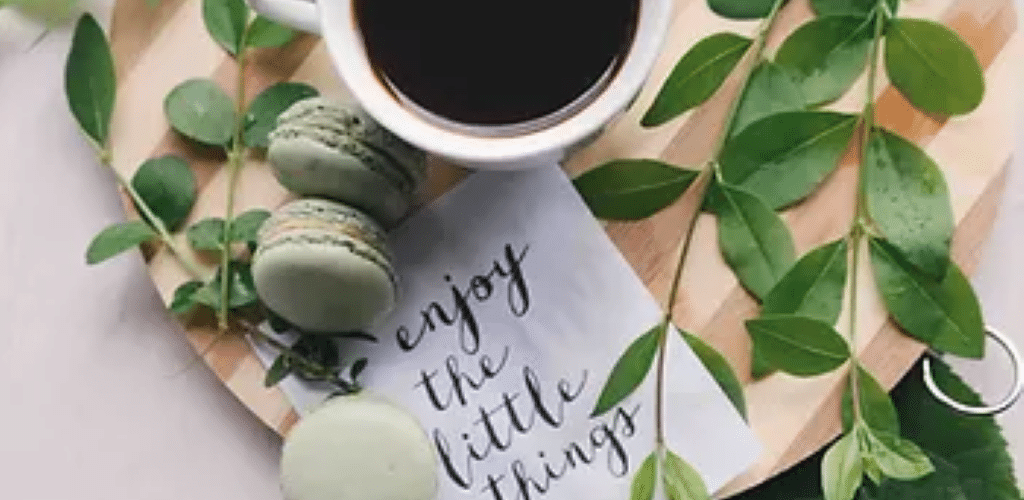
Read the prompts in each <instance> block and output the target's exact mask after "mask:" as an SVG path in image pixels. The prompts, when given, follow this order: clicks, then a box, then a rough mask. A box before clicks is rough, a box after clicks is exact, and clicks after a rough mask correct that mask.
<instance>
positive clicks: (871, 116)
mask: <svg viewBox="0 0 1024 500" xmlns="http://www.w3.org/2000/svg"><path fill="white" fill-rule="evenodd" d="M884 3H885V2H884V0H879V1H878V3H877V5H876V6H875V10H874V16H875V17H874V19H875V33H874V40H873V41H872V43H871V51H870V53H869V55H868V82H867V91H866V99H865V103H864V112H863V113H862V115H861V126H862V131H861V132H862V133H861V138H860V154H861V158H860V164H861V167H860V175H859V176H858V178H859V180H858V183H857V184H858V185H857V193H856V195H855V198H856V199H855V201H854V215H853V223H852V224H851V226H850V235H849V237H850V248H852V250H853V255H852V257H851V259H850V298H849V300H850V306H849V315H850V325H849V328H850V334H849V338H850V351H851V358H852V360H853V362H852V363H851V366H850V394H851V395H852V396H853V397H852V398H851V399H852V400H853V401H854V404H853V416H854V421H855V422H861V421H863V415H861V408H860V384H859V382H858V377H859V373H858V372H859V367H860V361H859V360H858V357H857V290H858V285H857V276H858V274H860V250H861V246H862V245H863V242H864V235H865V233H866V232H867V230H868V219H869V217H870V215H869V214H868V209H867V195H866V193H865V191H864V166H865V165H866V164H867V159H868V158H867V151H868V145H869V144H870V142H871V133H872V131H873V129H874V127H875V84H876V82H877V80H878V52H879V47H880V45H881V40H882V30H883V28H884V26H885V23H884V21H885V14H884V10H883V9H885V5H884Z"/></svg>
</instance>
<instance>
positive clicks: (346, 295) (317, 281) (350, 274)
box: [252, 229, 397, 333]
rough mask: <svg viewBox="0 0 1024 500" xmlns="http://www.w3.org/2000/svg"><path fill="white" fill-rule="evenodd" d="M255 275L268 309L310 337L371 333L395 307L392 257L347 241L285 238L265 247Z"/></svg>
mask: <svg viewBox="0 0 1024 500" xmlns="http://www.w3.org/2000/svg"><path fill="white" fill-rule="evenodd" d="M252 273H253V281H254V284H255V286H256V293H257V295H259V297H260V299H261V300H262V301H263V303H264V304H266V306H267V307H269V308H270V309H271V310H272V311H274V312H275V313H277V314H279V315H280V316H281V317H283V318H284V319H286V320H288V321H289V322H291V323H292V324H294V325H295V326H297V327H299V328H300V329H302V330H305V331H308V332H324V333H331V332H350V331H362V330H366V329H368V328H369V327H370V326H372V325H373V324H374V323H375V322H376V321H377V320H378V319H380V318H381V317H382V316H383V315H385V314H387V313H388V312H390V311H391V310H392V309H393V308H394V305H395V299H396V293H397V292H396V284H395V277H394V274H393V270H392V269H391V267H390V263H389V261H388V259H387V257H386V256H384V255H381V254H380V253H379V252H378V251H376V250H375V249H373V248H372V247H371V246H369V245H366V244H364V243H362V242H360V241H358V240H356V239H354V238H352V237H349V236H347V235H339V234H336V233H331V232H325V231H318V230H301V229H295V230H290V231H287V232H284V233H281V234H279V235H277V236H276V237H275V238H274V239H272V240H271V241H268V242H261V245H260V248H259V249H258V251H257V253H256V255H255V256H254V258H253V264H252Z"/></svg>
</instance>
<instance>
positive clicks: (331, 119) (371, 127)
mask: <svg viewBox="0 0 1024 500" xmlns="http://www.w3.org/2000/svg"><path fill="white" fill-rule="evenodd" d="M300 124H301V125H303V126H315V127H323V128H327V129H331V130H335V131H337V132H339V133H344V134H347V135H349V136H351V137H353V138H355V139H357V140H359V141H363V142H365V143H367V144H369V145H370V146H372V147H375V148H378V149H380V150H381V152H382V153H384V154H386V155H388V156H389V157H391V158H392V159H394V160H395V161H396V163H397V164H398V165H399V166H400V167H401V168H402V169H403V172H402V173H403V174H404V175H405V176H406V177H407V178H408V179H409V180H410V181H411V182H412V186H411V187H412V189H410V190H409V191H416V190H417V189H418V187H419V186H420V185H422V184H423V182H424V181H425V180H426V174H427V171H426V154H425V153H424V152H423V151H422V150H419V149H417V148H416V147H415V146H413V145H411V144H409V143H407V142H405V141H403V140H402V139H401V138H399V137H398V136H396V135H395V134H393V133H391V131H389V130H388V129H386V128H384V127H382V126H381V125H380V124H378V123H377V122H376V121H374V120H373V118H372V117H370V115H368V114H367V113H366V112H365V111H363V110H361V109H358V108H351V107H346V106H344V105H342V104H340V103H337V102H335V101H332V100H330V99H326V98H323V97H311V98H308V99H304V100H302V101H299V102H297V103H295V104H293V105H292V106H291V107H289V108H288V109H287V110H285V112H284V113H282V114H281V116H280V117H279V118H278V125H279V126H287V125H300Z"/></svg>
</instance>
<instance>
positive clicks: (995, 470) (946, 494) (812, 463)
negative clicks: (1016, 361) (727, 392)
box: [732, 360, 1022, 500]
mask: <svg viewBox="0 0 1024 500" xmlns="http://www.w3.org/2000/svg"><path fill="white" fill-rule="evenodd" d="M933 370H934V374H935V380H936V382H937V383H938V385H939V386H940V387H942V389H943V390H944V391H945V392H946V393H947V394H949V395H951V396H953V397H955V398H956V399H958V400H960V401H962V402H964V403H966V404H972V405H978V404H981V400H980V398H979V397H978V395H977V394H976V393H975V392H974V391H973V390H971V389H970V387H968V386H967V385H966V384H964V383H963V382H962V381H961V380H960V379H958V378H957V377H956V375H955V374H953V373H952V372H951V371H950V369H949V367H948V366H947V365H946V364H944V363H942V362H941V361H938V360H935V361H934V362H933ZM921 377H922V370H921V363H918V364H917V365H916V366H915V367H914V368H913V369H912V370H911V371H910V373H908V374H907V375H906V376H905V377H904V378H903V380H902V381H901V382H900V383H899V385H897V386H896V388H895V389H894V390H893V392H892V398H893V402H894V403H895V405H896V408H897V410H898V413H899V415H900V427H901V428H902V430H903V434H904V438H905V439H909V440H911V441H913V442H915V443H917V445H918V446H919V447H921V449H923V450H924V451H925V452H926V453H927V454H928V455H929V457H930V458H931V460H932V464H933V465H934V466H935V472H934V473H933V474H930V475H928V476H925V477H924V478H921V479H917V480H914V481H883V482H882V484H881V486H879V487H877V488H875V487H873V486H871V485H867V484H865V485H864V486H863V487H862V488H861V490H860V496H859V497H858V498H859V499H860V500H981V499H985V500H1022V496H1021V493H1020V491H1019V490H1018V488H1017V485H1016V481H1015V475H1014V470H1013V461H1012V460H1011V458H1010V455H1009V452H1008V450H1007V446H1006V441H1005V440H1004V439H1003V437H1002V435H1001V433H1000V431H999V426H998V425H997V424H996V422H995V420H994V419H993V418H992V417H976V416H967V415H961V414H958V413H957V412H955V411H953V410H951V409H950V408H948V407H946V406H945V405H943V404H942V403H941V402H939V401H938V400H936V399H935V398H934V397H932V395H931V393H930V392H928V389H927V388H926V387H925V385H924V383H923V381H922V378H921ZM822 455H824V450H823V451H822V452H819V453H817V454H815V455H814V456H813V457H811V458H810V459H808V460H805V461H803V462H801V463H800V464H798V465H796V466H795V467H793V468H791V469H790V470H788V471H786V472H784V473H782V474H780V475H779V476H776V477H775V478H774V479H772V480H770V481H767V482H766V483H764V484H762V485H761V486H758V487H755V488H753V489H750V490H747V491H745V492H743V493H741V494H739V495H737V496H735V497H732V500H780V499H786V500H790V499H802V500H819V499H821V498H822V492H821V462H822ZM865 473H867V470H865Z"/></svg>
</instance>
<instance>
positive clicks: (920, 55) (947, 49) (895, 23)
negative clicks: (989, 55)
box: [885, 19, 985, 115]
mask: <svg viewBox="0 0 1024 500" xmlns="http://www.w3.org/2000/svg"><path fill="white" fill-rule="evenodd" d="M885 69H886V72H887V73H888V75H889V79H890V80H891V81H892V84H893V86H895V87H896V88H897V89H899V91H900V92H901V93H902V94H903V95H904V96H905V97H906V98H907V100H908V101H910V102H911V104H913V105H914V106H916V107H918V108H919V109H921V110H922V111H925V112H927V113H939V114H946V115H962V114H965V113H969V112H971V111H973V110H974V109H975V108H977V107H978V105H979V104H981V100H982V98H983V97H984V95H985V74H984V71H983V70H982V68H981V64H979V63H978V59H977V58H976V57H975V56H974V52H973V51H971V48H970V47H968V46H967V44H965V43H964V42H963V40H961V39H960V36H959V35H957V34H956V33H955V32H954V31H953V30H950V29H949V28H947V27H945V26H943V25H941V24H939V23H936V22H933V21H926V20H923V19H893V20H892V21H890V23H889V31H888V33H887V35H886V37H885Z"/></svg>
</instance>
